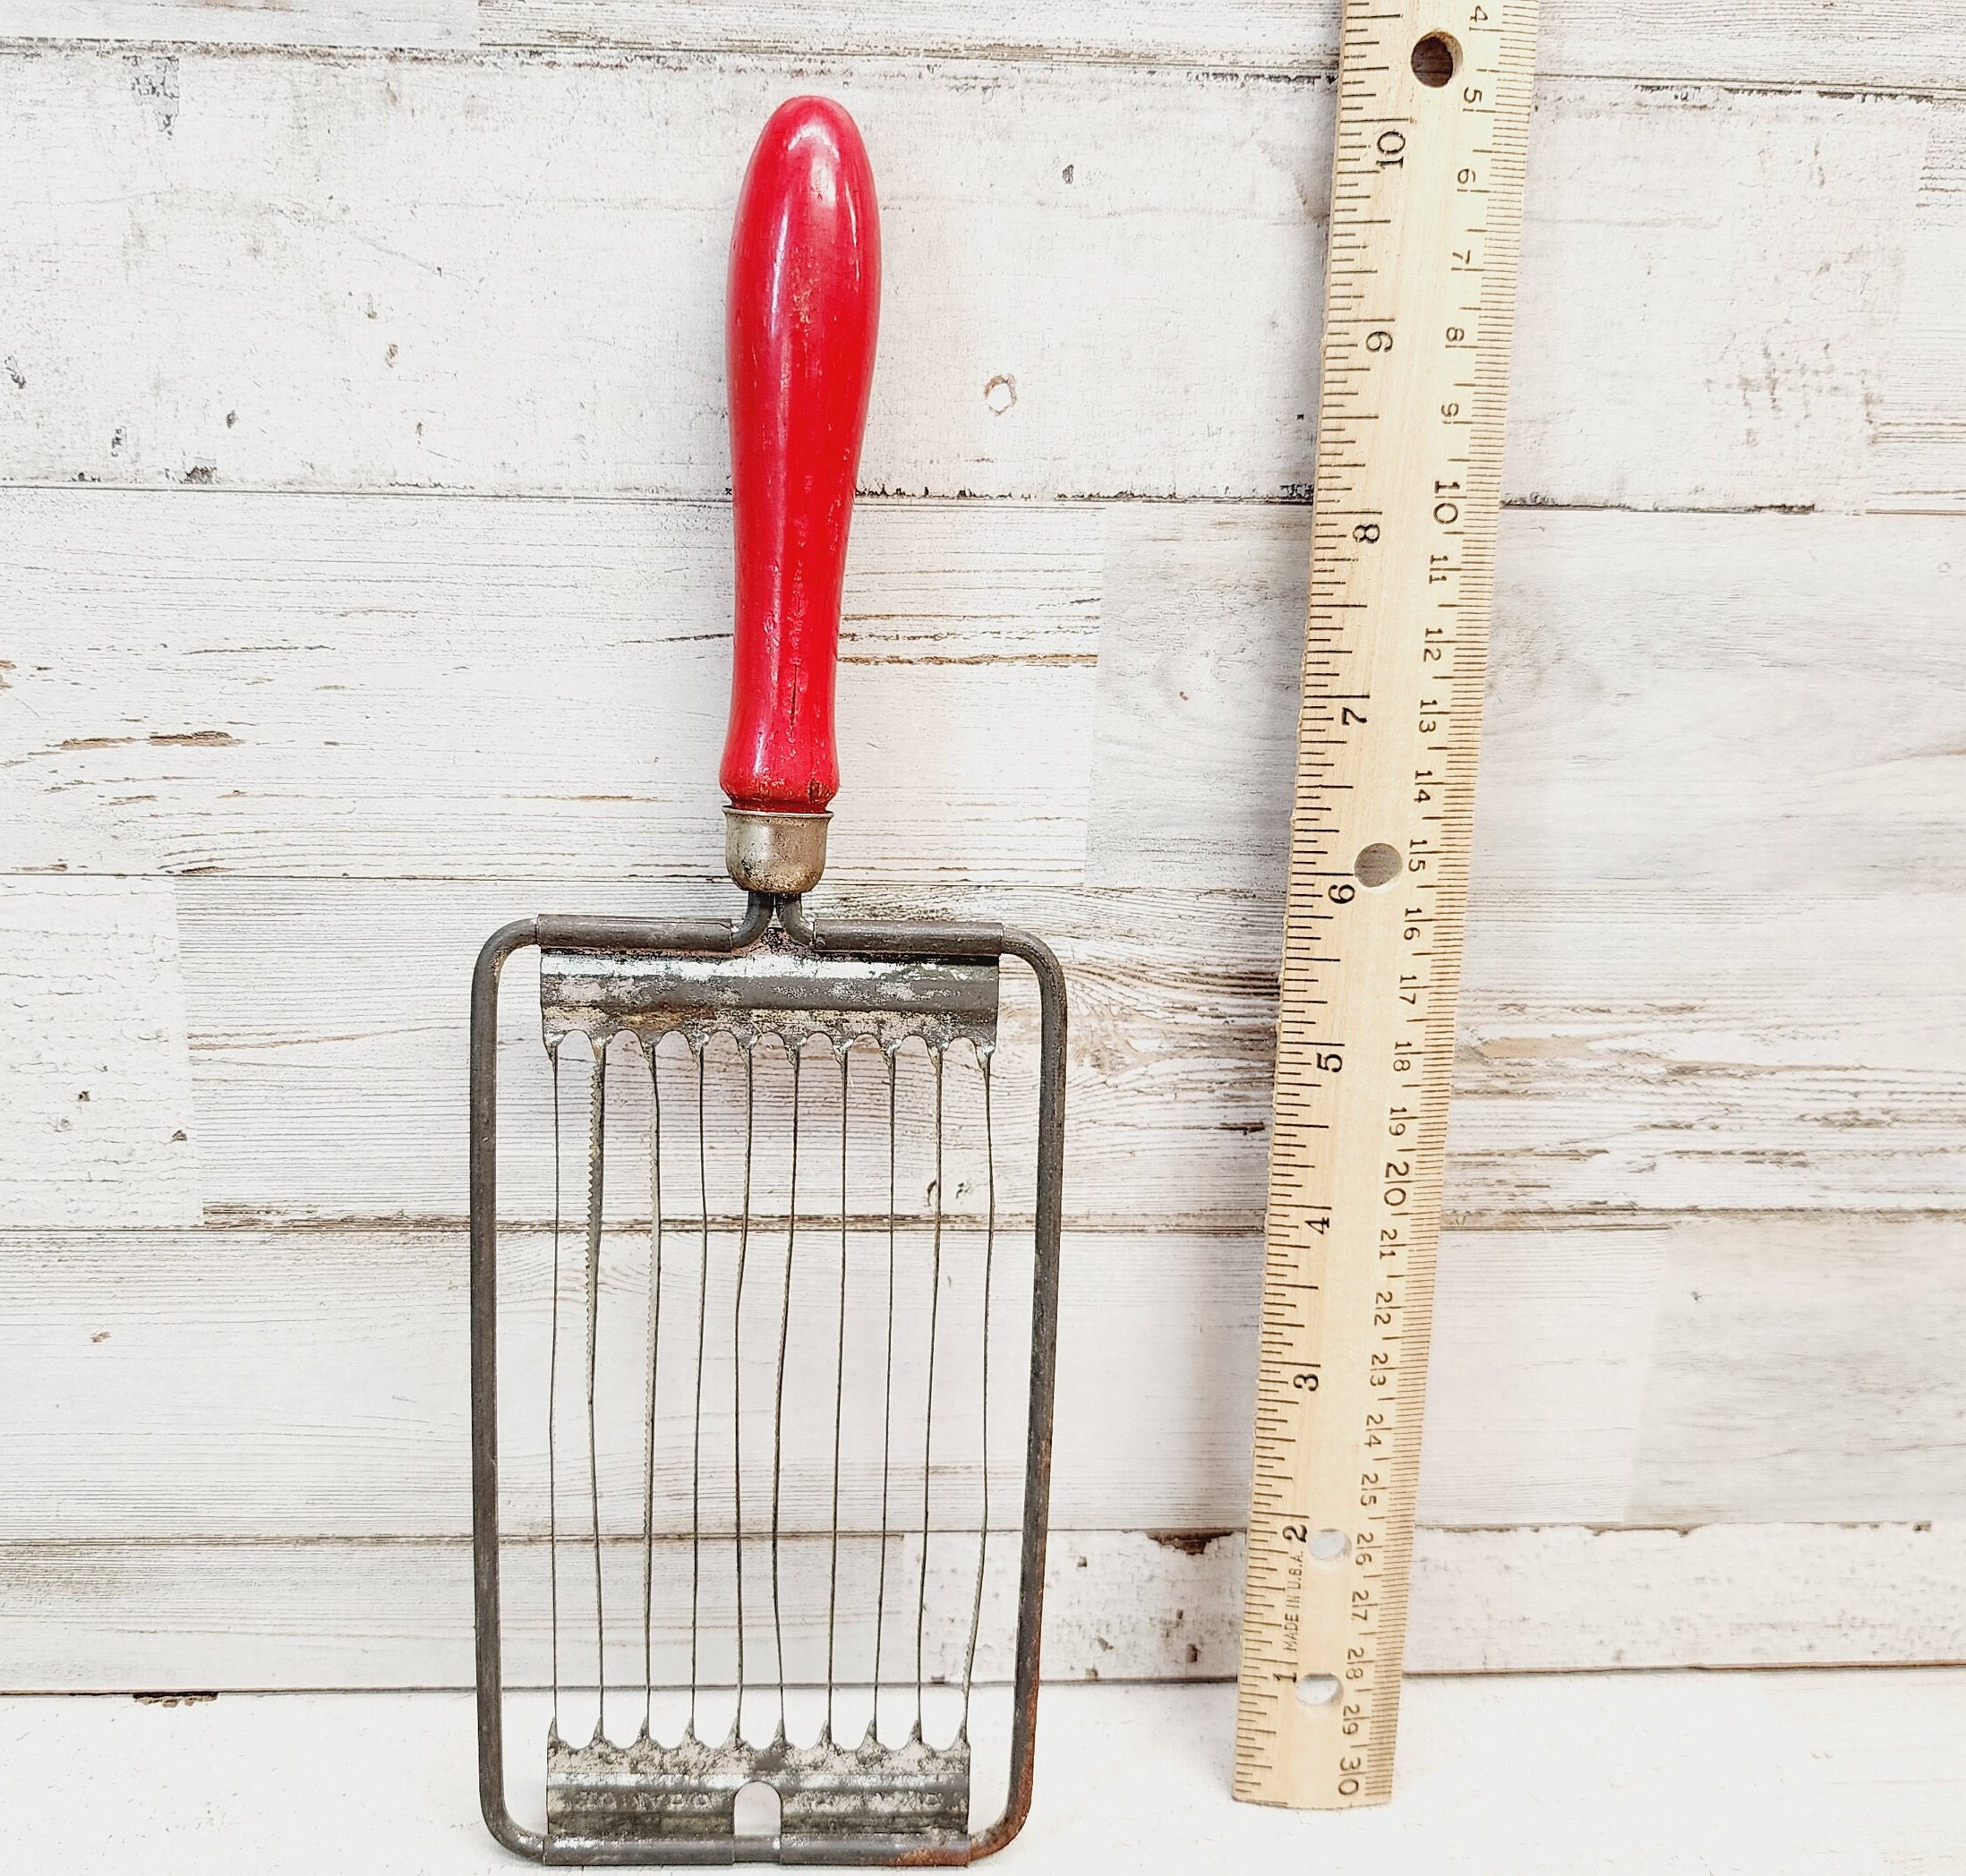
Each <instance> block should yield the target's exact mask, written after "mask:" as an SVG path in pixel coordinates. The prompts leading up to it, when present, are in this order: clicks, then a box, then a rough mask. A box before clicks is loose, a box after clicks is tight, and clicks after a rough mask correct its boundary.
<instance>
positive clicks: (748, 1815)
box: [731, 1779, 779, 1837]
mask: <svg viewBox="0 0 1966 1876" xmlns="http://www.w3.org/2000/svg"><path fill="white" fill-rule="evenodd" d="M778 1824H779V1804H778V1794H777V1792H775V1791H774V1790H773V1788H772V1787H771V1786H769V1785H763V1784H759V1783H758V1782H757V1781H756V1780H755V1779H754V1780H753V1781H752V1782H751V1783H750V1784H748V1785H745V1786H739V1788H738V1795H737V1802H736V1803H735V1804H733V1805H732V1806H731V1829H732V1831H733V1832H734V1833H735V1834H736V1835H737V1836H739V1837H776V1836H777V1835H778Z"/></svg>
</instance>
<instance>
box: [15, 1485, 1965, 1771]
mask: <svg viewBox="0 0 1966 1876" xmlns="http://www.w3.org/2000/svg"><path fill="white" fill-rule="evenodd" d="M1171 1536H1172V1534H1169V1533H1162V1534H1160V1535H1159V1536H1158V1537H1156V1536H1155V1535H1153V1534H1150V1533H1146V1532H1141V1531H1058V1532H1057V1533H1056V1537H1055V1541H1054V1544H1053V1548H1052V1555H1051V1560H1050V1568H1049V1572H1048V1574H1047V1586H1046V1596H1045V1614H1046V1634H1045V1661H1046V1671H1047V1676H1049V1677H1050V1679H1051V1680H1052V1681H1054V1682H1055V1683H1056V1682H1062V1681H1069V1680H1092V1679H1098V1680H1105V1681H1124V1680H1184V1679H1200V1680H1218V1679H1221V1678H1223V1677H1224V1676H1225V1675H1227V1673H1228V1672H1230V1671H1231V1670H1232V1669H1233V1665H1234V1661H1235V1616H1236V1598H1237V1592H1238V1590H1239V1588H1240V1583H1241V1574H1242V1560H1243V1545H1242V1539H1241V1536H1240V1534H1239V1533H1237V1534H1231V1535H1226V1536H1220V1537H1215V1538H1209V1537H1207V1535H1206V1534H1205V1533H1200V1534H1192V1535H1185V1534H1184V1535H1182V1536H1181V1537H1180V1540H1179V1541H1178V1542H1175V1541H1172V1540H1170V1539H1171ZM531 1548H532V1547H526V1546H513V1547H509V1550H510V1554H511V1556H512V1558H513V1561H512V1564H511V1565H510V1567H512V1568H513V1569H515V1570H516V1571H517V1572H521V1573H530V1572H532V1571H533V1570H534V1565H535V1564H536V1557H535V1556H531V1555H529V1554H528V1553H529V1550H530V1549H531ZM1962 1553H1966V1531H1962V1528H1961V1526H1959V1525H1958V1524H1956V1523H1953V1524H1943V1523H1942V1524H1936V1525H1906V1524H1868V1525H1851V1526H1842V1525H1815V1524H1714V1525H1706V1526H1702V1527H1699V1528H1697V1529H1693V1530H1689V1531H1594V1530H1590V1529H1586V1528H1583V1527H1578V1526H1541V1527H1524V1528H1520V1529H1517V1530H1512V1531H1441V1530H1434V1529H1427V1528H1423V1529H1422V1530H1421V1531H1419V1533H1418V1534H1417V1537H1416V1539H1415V1555H1414V1601H1413V1615H1412V1628H1411V1632H1410V1637H1409V1641H1408V1644H1407V1665H1408V1667H1409V1670H1410V1671H1411V1672H1414V1673H1415V1674H1422V1675H1438V1674H1479V1673H1498V1672H1501V1673H1509V1672H1542V1673H1556V1672H1576V1671H1577V1670H1584V1669H1604V1668H1627V1669H1628V1668H1640V1667H1676V1666H1684V1665H1696V1666H1701V1667H1757V1666H1767V1665H1778V1666H1789V1665H1795V1664H1807V1665H1813V1666H1830V1665H1836V1664H1840V1665H1845V1666H1869V1665H1885V1664H1889V1663H1892V1662H1895V1661H1902V1660H1914V1661H1919V1662H1945V1661H1962V1660H1966V1626H1962V1624H1961V1621H1960V1618H1959V1599H1958V1597H1957V1595H1956V1593H1955V1590H1956V1585H1957V1583H1958V1582H1959V1580H1960V1575H1961V1573H1962V1570H1966V1554H1962ZM469 1579H470V1554H469V1547H468V1546H467V1544H466V1542H465V1540H464V1539H461V1538H443V1539H429V1540H420V1541H403V1540H387V1539H372V1540H361V1539H356V1540H352V1541H346V1542H331V1543H323V1542H312V1543H295V1542H291V1541H288V1540H285V1539H263V1540H261V1541H258V1542H253V1543H239V1544H227V1543H217V1542H210V1541H202V1542H185V1543H132V1542H124V1543H115V1542H99V1541H95V1542H81V1543H45V1542H44V1543H5V1544H0V1618H4V1620H5V1621H6V1624H7V1629H8V1633H9V1635H10V1637H11V1638H13V1639H12V1640H11V1641H10V1645H9V1649H8V1658H7V1672H6V1679H7V1685H8V1687H9V1688H10V1689H13V1690H18V1691H24V1692H60V1693H69V1692H90V1691H103V1692H110V1691H117V1690H125V1691H126V1690H129V1689H132V1688H143V1689H172V1688H197V1689H201V1690H209V1689H225V1688H235V1687H244V1688H305V1687H323V1686H331V1687H394V1686H401V1685H406V1684H407V1685H412V1686H423V1687H443V1686H451V1687H455V1686H464V1685H467V1684H469V1681H470V1677H471V1621H470V1609H471V1598H470V1590H469ZM511 1645H512V1647H513V1650H514V1654H515V1658H516V1659H517V1660H518V1661H519V1662H521V1663H522V1664H523V1666H524V1671H525V1672H526V1674H527V1675H528V1676H530V1675H531V1674H532V1673H534V1672H536V1671H537V1669H538V1667H539V1666H540V1663H539V1659H538V1657H539V1654H540V1651H541V1645H542V1636H541V1633H540V1632H539V1630H538V1628H537V1627H536V1626H533V1625H530V1624H527V1623H526V1621H525V1619H524V1618H523V1616H521V1619H520V1620H519V1621H518V1622H517V1624H516V1625H515V1633H514V1636H513V1642H512V1644H511ZM1222 1737H1223V1738H1224V1739H1225V1740H1226V1739H1227V1727H1224V1729H1223V1731H1222ZM1225 1756H1226V1752H1225Z"/></svg>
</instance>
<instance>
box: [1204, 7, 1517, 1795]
mask: <svg viewBox="0 0 1966 1876" xmlns="http://www.w3.org/2000/svg"><path fill="white" fill-rule="evenodd" d="M1535 30H1536V0H1431V4H1419V0H1398V4H1389V0H1351V4H1346V6H1345V9H1344V19H1343V22H1342V28H1341V32H1340V51H1339V59H1338V84H1337V88H1336V90H1337V108H1338V128H1337V133H1336V135H1335V138H1334V142H1333V149H1334V154H1333V161H1332V187H1331V205H1330V222H1329V231H1328V232H1329V239H1328V242H1327V261H1326V278H1325V308H1324V311H1325V323H1324V335H1323V339H1322V342H1321V383H1320V386H1319V390H1318V443H1317V450H1316V454H1315V456H1314V462H1315V465H1316V471H1317V480H1316V482H1315V484H1314V486H1313V488H1312V516H1311V529H1310V533H1311V583H1310V603H1309V607H1308V616H1307V620H1306V629H1305V652H1304V663H1303V666H1302V680H1303V707H1302V712H1301V714H1300V717H1299V721H1298V731H1297V780H1296V796H1295V804H1294V806H1293V809H1292V815H1291V843H1290V844H1291V862H1290V867H1289V872H1288V877H1287V880H1286V913H1285V924H1284V958H1283V975H1282V984H1283V993H1282V1007H1281V1011H1280V1015H1279V1019H1278V1040H1277V1078H1276V1093H1275V1096H1274V1100H1273V1104H1272V1109H1271V1122H1270V1164H1269V1210H1268V1214H1267V1217H1266V1223H1265V1227H1264V1253H1263V1303H1262V1309H1261V1315H1260V1321H1261V1335H1260V1337H1259V1343H1258V1376H1257V1407H1256V1424H1255V1429H1254V1437H1253V1440H1252V1450H1253V1472H1252V1490H1251V1511H1250V1523H1249V1551H1248V1578H1247V1583H1246V1586H1245V1595H1244V1617H1243V1652H1242V1672H1241V1678H1240V1683H1239V1686H1238V1691H1237V1703H1236V1732H1235V1795H1236V1796H1237V1797H1239V1798H1243V1799H1246V1800H1250V1801H1252V1802H1255V1803H1261V1804H1285V1805H1293V1806H1299V1807H1311V1808H1317V1809H1343V1808H1346V1807H1348V1806H1353V1805H1359V1804H1383V1803H1385V1802H1386V1800H1387V1799H1388V1798H1389V1797H1390V1796H1391V1794H1392V1778H1393V1755H1394V1744H1395V1739H1396V1736H1397V1733H1398V1715H1399V1693H1400V1669H1401V1665H1402V1661H1403V1658H1404V1653H1405V1648H1406V1611H1407V1599H1408V1598H1407V1592H1408V1586H1409V1582H1410V1579H1411V1574H1412V1564H1413V1518H1414V1504H1415V1497H1416V1494H1417V1489H1418V1483H1419V1465H1420V1446H1421V1420H1422V1407H1423V1399H1424V1394H1425V1387H1426V1370H1427V1348H1428V1340H1429V1337H1430V1335H1431V1332H1432V1315H1433V1282H1434V1263H1435V1256H1436V1251H1437V1248H1438V1245H1439V1240H1440V1193H1441V1187H1442V1182H1443V1172H1444V1167H1445V1160H1446V1145H1447V1108H1448V1093H1449V1084H1450V1080H1451V1069H1452V1062H1453V1050H1454V1015H1455V1003H1456V1000H1457V994H1458V992H1459V988H1460V959H1461V930H1462V924H1463V920H1464V917H1465V915H1466V896H1467V874H1468V853H1469V845H1470V839H1471V831H1472V825H1473V806H1474V769H1475V759H1476V755H1477V753H1478V745H1479V740H1480V735H1481V703H1482V695H1483V686H1484V681H1485V676H1486V663H1487V655H1488V632H1489V621H1490V610H1491V606H1492V596H1493V593H1494V545H1495V527H1496V520H1497V515H1498V510H1499V507H1500V477H1501V448H1502V418H1503V407H1504V402H1505V398H1506V394H1507V390H1508V381H1509V343H1510V338H1511V328H1512V325H1513V320H1514V312H1515V289H1516V263H1517V252H1518V248H1519V245H1520V230H1521V222H1522V183H1523V158H1524V150H1525V149H1526V142H1527V130H1528V120H1529V101H1530V84H1531V76H1532V71H1533V66H1534V46H1535ZM1428 38H1432V39H1435V40H1441V39H1444V40H1445V41H1446V42H1447V47H1448V48H1449V50H1450V51H1451V53H1452V69H1451V72H1449V74H1448V76H1447V77H1446V79H1445V81H1444V82H1440V81H1439V80H1440V69H1441V67H1440V58H1439V52H1440V48H1439V47H1438V46H1436V47H1433V48H1431V49H1432V51H1433V52H1434V53H1435V57H1434V59H1433V60H1432V62H1431V64H1429V63H1428V62H1427V61H1423V62H1422V63H1423V65H1425V66H1426V69H1427V70H1428V77H1427V78H1426V79H1425V80H1423V78H1422V77H1421V76H1420V74H1419V72H1418V71H1417V70H1416V69H1415V47H1417V46H1418V45H1419V44H1420V42H1421V41H1422V40H1423V39H1428ZM1367 281H1369V282H1370V283H1371V284H1370V286H1362V284H1361V283H1363V282H1367ZM1368 295H1369V297H1368ZM1443 614H1446V615H1449V617H1446V618H1443V617H1442V615H1443ZM1340 659H1345V660H1349V662H1347V663H1343V664H1341V663H1339V662H1338V661H1339V660H1340ZM1341 671H1342V672H1343V674H1344V675H1343V677H1342V678H1340V676H1339V675H1338V674H1339V673H1340V672H1341ZM1341 685H1342V686H1344V687H1343V688H1342V689H1341V688H1340V686H1341ZM1333 1037H1342V1038H1344V1040H1342V1041H1334V1040H1332V1039H1330V1038H1333Z"/></svg>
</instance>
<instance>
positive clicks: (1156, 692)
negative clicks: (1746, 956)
mask: <svg viewBox="0 0 1966 1876" xmlns="http://www.w3.org/2000/svg"><path fill="white" fill-rule="evenodd" d="M1103 526H1104V528H1105V541H1104V557H1105V564H1106V567H1107V581H1106V589H1105V598H1104V608H1103V611H1104V620H1103V624H1102V627H1101V634H1100V647H1099V682H1098V722H1099V746H1098V754H1097V755H1096V756H1095V759H1094V763H1093V777H1092V783H1091V791H1092V792H1091V800H1092V820H1091V825H1090V830H1089V833H1088V838H1087V846H1088V863H1087V875H1088V878H1089V879H1090V881H1092V882H1093V883H1098V884H1108V885H1131V884H1155V885H1161V884H1166V883H1171V882H1174V881H1179V882H1181V883H1185V884H1191V885H1197V886H1201V885H1209V886H1244V887H1256V888H1267V887H1269V885H1270V884H1271V883H1273V882H1275V881H1276V880H1278V879H1279V878H1280V877H1281V876H1282V869H1283V865H1284V856H1285V833H1286V820H1287V816H1288V812H1289V789H1290V781H1291V776H1292V773H1293V764H1292V761H1291V749H1292V739H1293V738H1294V736H1295V728H1296V665H1297V661H1298V657H1299V654H1300V651H1301V646H1302V617H1303V603H1304V582H1305V579H1306V570H1305V563H1306V559H1307V556H1306V553H1305V550H1304V526H1303V523H1302V520H1301V518H1300V517H1299V516H1296V515H1295V513H1294V512H1292V511H1289V510H1285V509H1277V508H1235V509H1229V508H1227V507H1217V506H1212V505H1195V506H1193V507H1152V508H1146V507H1111V508H1108V509H1107V510H1106V511H1105V513H1104V516H1103ZM1962 540H1966V535H1962V533H1961V532H1960V530H1959V529H1958V528H1957V527H1956V526H1955V525H1954V524H1953V523H1951V522H1950V521H1942V520H1933V519H1916V518H1911V517H1892V518H1888V519H1886V518H1884V517H1876V518H1873V519H1858V518H1843V517H1833V516H1779V515H1769V516H1648V517H1640V516H1628V515H1529V514H1522V513H1519V512H1517V513H1511V514H1509V515H1505V516H1504V517H1503V528H1502V535H1501V542H1500V549H1499V551H1498V556H1497V559H1498V592H1497V594H1496V607H1495V625H1494V636H1493V643H1492V652H1491V674H1490V680H1489V703H1488V708H1487V715H1486V725H1485V732H1484V737H1483V749H1482V785H1481V798H1480V802H1479V806H1478V808H1477V813H1476V819H1475V839H1476V842H1477V853H1476V857H1475V864H1474V881H1475V891H1476V892H1477V894H1478V895H1482V896H1484V897H1485V896H1488V895H1491V894H1496V893H1500V892H1502V891H1519V890H1521V889H1522V888H1524V887H1528V886H1539V887H1560V888H1565V889H1575V888H1578V887H1585V886H1586V883H1588V886H1589V887H1591V888H1595V889H1601V888H1602V887H1603V886H1605V885H1608V884H1610V883H1612V882H1613V881H1616V882H1621V883H1622V882H1628V883H1639V882H1645V883H1650V884H1652V885H1654V886H1658V885H1661V884H1663V883H1666V882H1673V883H1675V887H1676V890H1675V892H1674V896H1673V899H1672V900H1671V903H1670V904H1669V905H1668V906H1666V907H1664V908H1662V911H1663V912H1670V913H1671V915H1672V916H1679V911H1678V908H1679V907H1680V905H1681V904H1682V903H1686V904H1687V909H1688V913H1689V914H1691V913H1693V912H1694V911H1695V910H1696V909H1697V908H1694V907H1693V906H1692V905H1691V904H1690V900H1692V899H1693V898H1694V897H1695V896H1696V895H1697V896H1699V897H1700V898H1702V899H1705V900H1711V899H1712V898H1714V896H1715V895H1722V896H1725V897H1729V898H1733V897H1739V896H1744V895H1748V894H1753V893H1761V892H1769V893H1778V894H1790V893H1793V892H1794V891H1795V890H1796V887H1797V883H1798V882H1799V881H1806V882H1807V883H1808V891H1810V892H1811V893H1824V894H1830V895H1837V896H1841V895H1843V894H1851V895H1856V896H1861V895H1868V894H1869V893H1872V892H1876V891H1890V890H1894V889H1895V888H1896V887H1898V886H1902V884H1904V883H1907V882H1910V881H1912V880H1916V881H1917V882H1918V884H1919V891H1933V890H1940V891H1957V890H1958V888H1959V885H1960V883H1961V882H1962V879H1966V874H1962V872H1960V871H1958V870H1956V869H1955V868H1954V866H1953V855H1954V846H1955V843H1953V841H1952V840H1951V839H1950V835H1949V833H1948V832H1947V830H1949V829H1950V828H1951V827H1952V826H1953V824H1954V823H1955V821H1956V814H1957V808H1956V804H1957V801H1958V798H1959V796H1958V790H1959V789H1960V787H1961V779H1960V772H1959V760H1960V759H1959V756H1958V755H1957V753H1956V746H1957V741H1958V738H1957V737H1956V735H1955V734H1954V730H1955V729H1956V719H1955V713H1954V712H1953V710H1952V708H1951V704H1950V701H1949V699H1950V695H1951V694H1952V691H1953V687H1954V686H1957V685H1958V684H1959V683H1960V682H1961V681H1962V673H1961V669H1960V667H1961V664H1962V660H1966V652H1962V648H1961V646H1960V645H1959V644H1958V643H1957V642H1956V641H1955V639H1954V638H1953V636H1952V635H1948V634H1945V633H1935V632H1934V631H1933V630H1932V629H1931V626H1930V622H1931V621H1932V620H1933V619H1935V618H1944V617H1947V616H1949V614H1950V612H1951V611H1952V610H1953V605H1954V599H1955V587H1956V578H1957V576H1956V575H1955V573H1954V571H1953V568H1954V567H1955V565H1956V564H1957V563H1958V560H1959V556H1960V554H1961V552H1962ZM1798 725H1807V726H1808V738H1809V744H1808V759H1807V760H1799V759H1798V755H1797V748H1796V734H1797V726H1798ZM1148 764H1151V772H1153V774H1154V775H1155V777H1156V779H1157V787H1156V788H1155V789H1153V790H1152V791H1148V790H1144V789H1141V788H1139V787H1137V786H1129V782H1130V781H1131V780H1133V778H1135V777H1137V776H1138V775H1139V774H1140V773H1141V772H1142V770H1143V769H1144V768H1145V767H1146V765H1148ZM1696 881H1697V882H1699V884H1698V885H1696V884H1695V882H1696Z"/></svg>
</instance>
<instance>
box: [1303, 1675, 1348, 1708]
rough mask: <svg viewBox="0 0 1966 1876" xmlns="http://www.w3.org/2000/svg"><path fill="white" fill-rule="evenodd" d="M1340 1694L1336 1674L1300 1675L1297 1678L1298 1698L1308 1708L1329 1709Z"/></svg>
mask: <svg viewBox="0 0 1966 1876" xmlns="http://www.w3.org/2000/svg"><path fill="white" fill-rule="evenodd" d="M1297 1698H1298V1699H1299V1700H1300V1701H1303V1702H1304V1705H1305V1706H1307V1707H1328V1706H1329V1705H1330V1704H1331V1702H1332V1701H1335V1700H1336V1699H1337V1698H1338V1676H1336V1675H1335V1674H1300V1675H1299V1676H1297Z"/></svg>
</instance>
